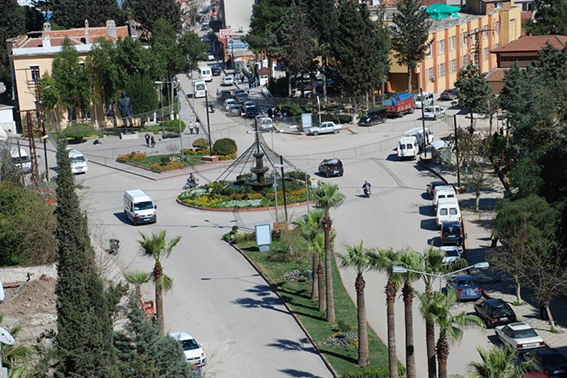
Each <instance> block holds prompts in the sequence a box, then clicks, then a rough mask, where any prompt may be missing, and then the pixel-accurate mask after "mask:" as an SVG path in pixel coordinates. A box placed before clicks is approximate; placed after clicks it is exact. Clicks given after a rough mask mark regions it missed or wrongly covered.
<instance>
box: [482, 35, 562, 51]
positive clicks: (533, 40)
mask: <svg viewBox="0 0 567 378" xmlns="http://www.w3.org/2000/svg"><path fill="white" fill-rule="evenodd" d="M547 42H549V43H551V44H552V45H553V46H554V47H555V48H556V49H559V50H563V49H564V48H565V45H566V44H567V36H564V35H537V36H528V37H522V38H520V39H517V40H515V41H512V42H510V43H508V44H507V45H505V46H502V47H498V48H496V49H494V50H492V52H493V53H505V52H528V51H529V52H534V51H540V50H542V49H543V47H544V46H545V45H546V44H547Z"/></svg>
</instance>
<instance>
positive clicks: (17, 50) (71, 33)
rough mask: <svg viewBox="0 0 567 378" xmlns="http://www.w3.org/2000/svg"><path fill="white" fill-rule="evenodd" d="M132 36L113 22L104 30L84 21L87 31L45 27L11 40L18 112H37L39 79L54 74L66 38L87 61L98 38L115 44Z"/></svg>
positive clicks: (123, 27) (83, 29)
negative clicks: (54, 65)
mask: <svg viewBox="0 0 567 378" xmlns="http://www.w3.org/2000/svg"><path fill="white" fill-rule="evenodd" d="M130 34H131V33H130V30H129V26H118V27H117V26H116V23H115V22H114V21H112V20H109V21H107V22H106V26H104V27H96V28H92V27H89V26H88V22H87V21H85V27H84V28H77V29H68V30H51V26H50V24H49V23H45V24H44V27H43V30H41V31H36V32H29V33H27V34H26V35H21V36H18V37H15V38H10V39H9V40H8V41H7V43H8V51H9V54H10V67H11V70H12V82H13V84H14V85H13V91H14V98H15V103H16V106H17V111H18V112H20V113H23V112H28V111H34V112H35V110H36V102H37V98H38V90H37V85H38V83H39V78H40V77H41V76H42V75H45V73H47V72H49V73H51V65H52V63H53V58H54V57H55V55H56V54H57V53H59V52H60V51H61V49H62V45H63V40H64V39H65V38H69V40H70V41H71V43H72V44H73V46H74V47H75V49H76V50H77V52H78V54H79V59H81V60H84V59H85V58H86V57H87V55H88V54H89V53H90V51H91V49H92V48H93V44H94V43H95V40H97V39H98V38H100V37H103V38H106V39H108V40H111V41H116V40H117V39H118V38H121V39H124V38H126V37H128V36H129V35H130Z"/></svg>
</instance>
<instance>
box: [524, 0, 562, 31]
mask: <svg viewBox="0 0 567 378" xmlns="http://www.w3.org/2000/svg"><path fill="white" fill-rule="evenodd" d="M533 7H534V17H533V19H532V21H531V22H530V23H529V24H528V27H527V30H528V32H529V33H530V34H531V35H554V34H559V35H567V0H534V2H533Z"/></svg>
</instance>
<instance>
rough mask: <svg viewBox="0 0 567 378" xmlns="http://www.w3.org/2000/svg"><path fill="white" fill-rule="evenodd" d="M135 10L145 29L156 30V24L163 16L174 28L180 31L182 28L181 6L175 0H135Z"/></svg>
mask: <svg viewBox="0 0 567 378" xmlns="http://www.w3.org/2000/svg"><path fill="white" fill-rule="evenodd" d="M133 11H134V17H135V18H136V21H138V22H140V23H141V24H142V29H143V30H145V31H149V32H152V33H153V31H154V24H155V22H156V21H157V20H159V19H160V18H163V19H164V20H165V21H166V22H167V23H168V24H169V25H171V26H172V27H173V29H174V30H175V31H176V32H178V31H179V30H181V8H179V3H177V2H176V1H175V0H162V1H160V2H159V3H156V2H155V0H134V1H133Z"/></svg>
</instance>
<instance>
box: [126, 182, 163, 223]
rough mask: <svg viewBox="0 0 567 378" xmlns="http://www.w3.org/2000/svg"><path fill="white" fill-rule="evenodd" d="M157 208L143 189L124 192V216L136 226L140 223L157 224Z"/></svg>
mask: <svg viewBox="0 0 567 378" xmlns="http://www.w3.org/2000/svg"><path fill="white" fill-rule="evenodd" d="M156 209H157V206H156V205H154V203H153V201H152V199H151V197H150V196H149V195H148V194H147V193H146V192H144V191H143V190H141V189H135V190H128V191H127V192H124V215H126V218H128V219H130V221H132V223H134V225H135V226H137V225H138V224H139V223H155V222H156V221H157V216H156Z"/></svg>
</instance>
